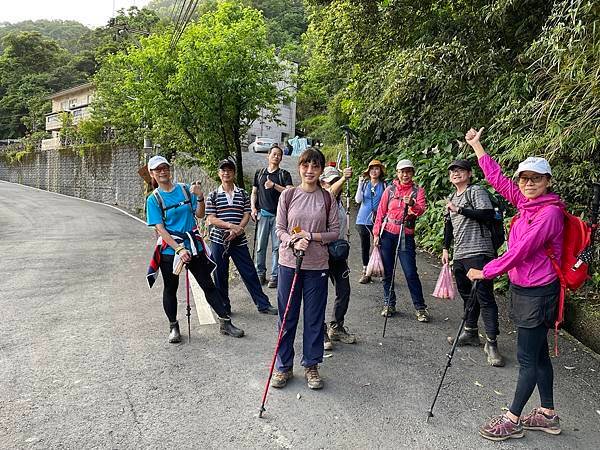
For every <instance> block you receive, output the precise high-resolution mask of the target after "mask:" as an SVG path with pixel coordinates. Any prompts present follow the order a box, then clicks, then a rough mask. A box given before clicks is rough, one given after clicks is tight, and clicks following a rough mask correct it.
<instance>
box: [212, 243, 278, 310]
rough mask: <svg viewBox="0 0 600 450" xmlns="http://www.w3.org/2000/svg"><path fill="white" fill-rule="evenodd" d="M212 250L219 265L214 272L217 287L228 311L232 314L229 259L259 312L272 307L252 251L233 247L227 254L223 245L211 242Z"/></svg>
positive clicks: (241, 247) (243, 246)
mask: <svg viewBox="0 0 600 450" xmlns="http://www.w3.org/2000/svg"><path fill="white" fill-rule="evenodd" d="M210 250H211V252H212V258H213V261H214V262H215V263H216V264H217V268H216V269H215V272H214V277H215V285H216V286H217V288H219V290H220V291H221V294H222V295H223V299H224V301H225V306H226V307H227V311H228V312H229V313H230V312H231V301H230V299H229V258H230V257H231V259H233V263H234V264H235V267H236V268H237V270H238V272H239V273H240V277H241V278H242V281H243V282H244V284H245V285H246V289H248V292H249V293H250V296H251V297H252V301H253V302H254V304H255V305H256V307H257V308H258V310H259V311H262V310H263V309H267V308H268V307H269V306H271V302H269V297H267V295H266V294H265V293H264V292H263V290H262V286H261V285H260V281H259V279H258V275H257V274H256V269H255V268H254V264H253V263H252V258H251V257H250V251H249V250H248V246H247V245H237V246H233V245H231V246H230V247H229V251H228V253H227V254H225V247H224V246H223V245H222V244H217V243H215V242H211V244H210Z"/></svg>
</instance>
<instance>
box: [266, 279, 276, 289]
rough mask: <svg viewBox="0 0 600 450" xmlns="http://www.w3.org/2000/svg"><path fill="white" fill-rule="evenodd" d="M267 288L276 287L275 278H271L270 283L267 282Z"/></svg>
mask: <svg viewBox="0 0 600 450" xmlns="http://www.w3.org/2000/svg"><path fill="white" fill-rule="evenodd" d="M267 287H269V288H271V289H274V288H276V287H277V278H271V281H269V284H268V285H267Z"/></svg>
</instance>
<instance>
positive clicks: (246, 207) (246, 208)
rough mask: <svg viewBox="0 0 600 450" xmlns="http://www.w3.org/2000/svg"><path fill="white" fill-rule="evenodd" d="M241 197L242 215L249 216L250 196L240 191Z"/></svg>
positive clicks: (244, 191)
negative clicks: (242, 199) (242, 204)
mask: <svg viewBox="0 0 600 450" xmlns="http://www.w3.org/2000/svg"><path fill="white" fill-rule="evenodd" d="M242 196H243V197H244V214H250V212H251V211H252V209H251V208H250V196H249V195H248V192H247V191H246V190H244V189H242Z"/></svg>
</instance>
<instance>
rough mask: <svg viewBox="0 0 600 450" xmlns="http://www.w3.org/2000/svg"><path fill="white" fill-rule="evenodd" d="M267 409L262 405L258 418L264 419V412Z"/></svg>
mask: <svg viewBox="0 0 600 450" xmlns="http://www.w3.org/2000/svg"><path fill="white" fill-rule="evenodd" d="M265 411H266V410H265V408H264V406H261V407H260V410H259V411H258V418H259V419H262V416H263V413H264V412H265Z"/></svg>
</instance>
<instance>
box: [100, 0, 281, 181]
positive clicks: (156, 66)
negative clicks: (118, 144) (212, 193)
mask: <svg viewBox="0 0 600 450" xmlns="http://www.w3.org/2000/svg"><path fill="white" fill-rule="evenodd" d="M266 36H267V31H266V25H265V23H264V20H263V18H262V16H261V15H260V13H259V12H258V11H257V10H255V9H252V8H247V7H243V6H240V5H238V4H236V3H233V2H220V3H219V5H218V7H217V9H216V10H215V11H214V12H209V13H206V14H204V15H202V16H201V17H200V19H199V20H198V21H197V22H196V23H193V24H190V25H188V27H187V28H186V31H185V33H184V34H183V35H182V37H181V39H180V40H179V42H178V43H177V45H176V47H172V46H171V37H172V32H170V31H167V32H165V33H155V34H153V35H152V36H150V37H148V38H142V39H140V45H139V47H130V48H129V49H128V50H127V51H121V52H118V53H116V54H114V55H111V56H109V57H108V58H106V60H105V61H104V63H103V65H102V68H101V69H100V71H99V72H98V73H97V75H96V76H95V84H96V86H97V89H98V98H99V100H98V101H97V103H96V106H95V114H96V116H97V117H100V118H102V120H105V121H106V122H107V123H109V124H110V125H111V126H112V127H114V128H116V129H117V130H118V139H124V140H127V141H130V142H131V141H132V140H136V141H138V142H139V139H141V138H142V136H144V135H146V136H147V135H151V136H153V137H154V138H155V140H156V141H157V142H160V143H161V146H162V149H163V150H162V152H163V153H164V154H167V155H169V154H174V153H175V152H186V153H188V154H189V155H191V156H192V157H195V158H197V160H198V161H199V162H201V163H203V164H204V165H205V166H207V167H210V168H214V166H215V165H216V162H217V161H218V160H220V159H222V158H224V157H226V156H229V155H236V157H237V161H238V164H240V170H238V171H237V172H238V183H239V184H241V185H243V179H242V176H243V171H242V168H241V152H242V149H241V139H242V136H243V135H244V134H245V132H246V131H247V129H248V128H249V126H250V124H251V123H252V121H254V120H255V119H256V118H257V117H258V116H259V112H260V110H261V108H267V109H271V108H273V107H274V106H275V105H276V104H277V103H278V102H279V101H280V100H283V99H284V98H285V92H278V90H277V87H276V85H275V82H276V81H278V80H281V79H282V76H283V75H282V70H283V66H282V65H280V63H278V62H277V60H276V58H275V51H274V48H273V47H272V46H270V45H269V44H268V42H267V39H266Z"/></svg>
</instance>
